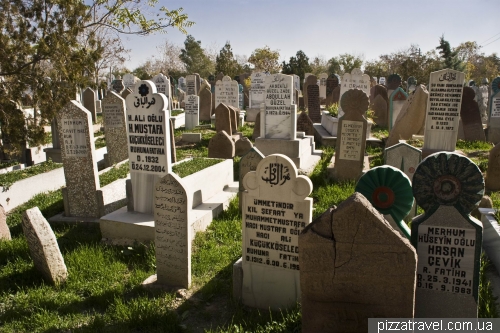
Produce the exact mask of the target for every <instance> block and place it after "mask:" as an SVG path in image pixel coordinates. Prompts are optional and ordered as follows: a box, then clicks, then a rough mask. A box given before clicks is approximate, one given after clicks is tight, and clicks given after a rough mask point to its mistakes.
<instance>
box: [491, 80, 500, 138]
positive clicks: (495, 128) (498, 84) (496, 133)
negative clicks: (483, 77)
mask: <svg viewBox="0 0 500 333" xmlns="http://www.w3.org/2000/svg"><path fill="white" fill-rule="evenodd" d="M489 108H490V109H489V120H488V141H490V142H493V143H494V144H497V143H498V142H500V76H498V77H496V78H495V79H494V80H493V81H492V82H491V99H490V101H489Z"/></svg>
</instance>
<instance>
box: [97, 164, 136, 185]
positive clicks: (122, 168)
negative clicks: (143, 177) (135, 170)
mask: <svg viewBox="0 0 500 333" xmlns="http://www.w3.org/2000/svg"><path fill="white" fill-rule="evenodd" d="M128 173H129V163H128V162H126V163H123V164H121V165H119V166H116V165H115V166H114V167H113V168H112V169H110V170H109V171H107V172H105V173H103V174H100V175H99V184H100V185H101V187H103V186H106V185H108V184H110V183H112V182H114V181H115V180H117V179H119V178H126V177H127V175H128Z"/></svg>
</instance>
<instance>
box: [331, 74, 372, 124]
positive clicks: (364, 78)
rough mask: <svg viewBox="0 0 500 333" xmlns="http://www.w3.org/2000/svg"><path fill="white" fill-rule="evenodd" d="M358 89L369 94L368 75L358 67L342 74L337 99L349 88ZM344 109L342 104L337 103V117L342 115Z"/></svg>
mask: <svg viewBox="0 0 500 333" xmlns="http://www.w3.org/2000/svg"><path fill="white" fill-rule="evenodd" d="M355 88H356V89H360V90H361V91H363V92H364V93H365V94H366V96H367V97H368V96H370V76H368V75H367V74H363V72H362V71H361V70H360V69H359V68H354V69H353V70H352V72H351V73H345V74H344V75H343V76H342V83H341V85H340V96H339V100H342V95H344V94H345V92H346V91H348V90H349V89H355ZM343 114H344V111H343V109H342V105H341V104H339V117H342V116H343Z"/></svg>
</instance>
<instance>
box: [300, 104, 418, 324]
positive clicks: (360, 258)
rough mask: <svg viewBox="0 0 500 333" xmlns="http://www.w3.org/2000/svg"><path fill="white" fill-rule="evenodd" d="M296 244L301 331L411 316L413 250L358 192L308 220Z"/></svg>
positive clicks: (413, 267) (413, 268)
mask: <svg viewBox="0 0 500 333" xmlns="http://www.w3.org/2000/svg"><path fill="white" fill-rule="evenodd" d="M367 99H368V97H367ZM299 248H300V256H299V262H300V286H301V289H302V299H301V305H302V332H303V333H316V332H325V333H326V332H328V333H333V332H342V333H346V332H364V333H365V332H368V318H413V309H414V299H415V296H414V295H415V294H414V292H415V282H416V281H415V269H416V265H417V256H416V253H415V250H414V249H413V247H412V245H411V244H410V242H409V241H408V240H407V239H406V238H404V237H402V236H401V235H400V234H399V233H398V232H397V231H395V230H394V229H393V228H392V227H391V226H390V225H389V223H388V222H387V221H386V219H384V217H383V216H382V214H380V213H379V212H378V211H376V210H375V208H374V207H373V206H372V205H371V204H370V202H369V201H368V200H367V199H366V198H365V197H364V196H363V195H362V194H360V193H357V192H356V193H354V194H353V195H351V196H350V197H349V198H348V199H347V200H345V201H344V202H342V203H341V204H340V205H339V206H338V207H337V208H336V207H335V206H334V207H332V208H330V209H328V210H327V211H326V212H325V213H323V215H321V216H320V217H318V218H317V219H316V220H314V221H313V222H312V223H311V224H309V226H307V227H306V228H305V229H304V230H303V231H302V233H301V234H300V236H299ZM367 277H370V278H369V279H368V278H367Z"/></svg>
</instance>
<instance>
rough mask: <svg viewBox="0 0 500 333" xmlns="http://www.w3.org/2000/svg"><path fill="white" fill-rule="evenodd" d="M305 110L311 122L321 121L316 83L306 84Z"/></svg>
mask: <svg viewBox="0 0 500 333" xmlns="http://www.w3.org/2000/svg"><path fill="white" fill-rule="evenodd" d="M307 98H308V103H307V105H308V107H307V112H308V114H309V118H311V120H312V122H313V123H320V122H321V108H320V105H319V87H318V85H317V84H310V85H308V86H307Z"/></svg>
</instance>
